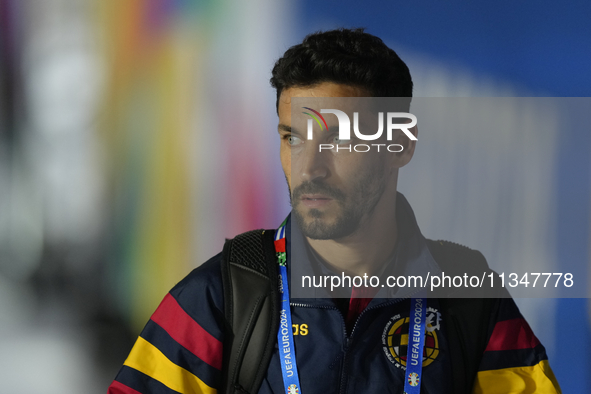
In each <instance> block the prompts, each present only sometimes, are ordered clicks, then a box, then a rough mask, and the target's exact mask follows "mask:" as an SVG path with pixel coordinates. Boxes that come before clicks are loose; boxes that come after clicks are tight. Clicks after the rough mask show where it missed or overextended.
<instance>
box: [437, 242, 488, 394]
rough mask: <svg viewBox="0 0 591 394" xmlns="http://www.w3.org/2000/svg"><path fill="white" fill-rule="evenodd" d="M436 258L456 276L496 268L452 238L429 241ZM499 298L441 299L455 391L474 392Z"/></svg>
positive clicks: (445, 269) (447, 270)
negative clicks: (490, 266) (491, 267)
mask: <svg viewBox="0 0 591 394" xmlns="http://www.w3.org/2000/svg"><path fill="white" fill-rule="evenodd" d="M427 244H428V247H429V250H430V251H431V254H432V255H433V257H434V258H435V261H436V262H437V264H439V266H440V267H441V269H442V270H443V271H445V272H446V273H447V272H449V273H450V274H454V275H462V274H463V273H472V272H475V273H482V272H484V271H490V272H492V270H491V269H490V268H489V267H488V264H487V263H486V259H485V258H484V256H483V255H482V253H480V252H479V251H477V250H473V249H470V248H468V247H466V246H462V245H459V244H456V243H452V242H448V241H432V240H427ZM497 300H498V299H496V298H441V299H440V300H439V305H440V306H441V312H442V314H443V316H446V326H447V340H448V347H449V349H450V357H451V365H452V375H453V392H454V393H457V394H464V393H466V394H470V393H471V392H472V388H473V386H474V380H475V379H476V374H477V373H478V367H479V364H480V360H481V358H482V355H483V354H484V350H485V349H486V346H487V343H488V338H489V335H490V333H489V321H490V319H491V316H493V315H494V314H495V313H496V312H495V307H496V306H497V305H498V302H497Z"/></svg>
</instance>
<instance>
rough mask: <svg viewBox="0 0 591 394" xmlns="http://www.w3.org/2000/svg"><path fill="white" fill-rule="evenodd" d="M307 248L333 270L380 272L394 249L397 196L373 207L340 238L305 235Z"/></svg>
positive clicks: (361, 273)
mask: <svg viewBox="0 0 591 394" xmlns="http://www.w3.org/2000/svg"><path fill="white" fill-rule="evenodd" d="M306 239H307V241H308V243H309V245H310V247H312V249H314V251H315V252H316V253H317V254H318V255H319V256H320V257H321V258H322V259H323V260H324V261H325V262H326V263H327V264H328V265H329V266H330V267H331V268H333V269H334V270H335V271H337V272H338V271H343V272H345V274H349V275H359V276H363V275H364V274H367V275H368V276H371V275H375V274H379V273H381V272H382V269H383V267H384V264H385V263H386V262H387V261H389V260H390V258H391V256H392V255H393V254H394V250H395V248H396V242H397V239H398V228H397V225H396V198H395V197H394V201H392V200H390V201H388V203H387V206H383V207H379V206H378V207H376V209H375V210H374V212H373V214H372V216H371V217H370V218H368V219H367V220H365V221H363V222H362V223H361V225H360V226H359V228H358V229H357V230H356V231H355V232H354V233H353V234H351V235H349V236H347V237H344V238H341V239H337V240H334V239H329V240H317V239H310V238H308V237H306Z"/></svg>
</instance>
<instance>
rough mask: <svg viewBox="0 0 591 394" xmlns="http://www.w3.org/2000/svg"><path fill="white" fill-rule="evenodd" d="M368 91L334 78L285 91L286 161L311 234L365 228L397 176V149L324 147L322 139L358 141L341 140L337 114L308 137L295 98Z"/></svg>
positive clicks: (294, 199) (336, 234)
mask: <svg viewBox="0 0 591 394" xmlns="http://www.w3.org/2000/svg"><path fill="white" fill-rule="evenodd" d="M367 96H369V94H367V92H366V91H364V90H363V89H360V88H357V87H352V86H348V85H341V84H335V83H328V82H326V83H321V84H318V85H315V86H311V87H296V88H290V89H286V90H284V91H283V92H282V94H281V97H280V99H279V108H278V112H279V134H280V137H281V164H282V166H283V171H284V172H285V177H286V179H287V183H288V186H289V189H290V198H291V204H292V208H293V214H294V217H295V219H296V220H297V222H298V224H299V225H300V227H301V229H302V231H303V233H304V235H306V236H307V237H309V238H312V239H340V238H343V237H346V236H348V235H351V234H353V233H354V232H355V231H356V230H357V229H359V228H360V225H361V224H362V223H363V222H364V221H366V220H368V219H369V218H370V217H371V215H373V214H374V208H375V207H376V205H377V204H378V202H379V201H380V199H381V198H382V196H383V194H384V190H385V188H386V187H387V185H388V182H390V181H392V177H391V176H392V166H391V165H390V164H391V161H392V160H390V159H391V157H392V155H395V154H394V153H389V152H381V153H371V152H367V153H358V152H348V151H346V150H341V151H340V152H336V151H335V150H323V151H322V152H319V144H336V143H339V144H340V146H343V147H344V146H347V145H349V144H354V143H356V141H355V140H351V141H349V142H341V141H339V140H338V127H337V126H338V122H337V119H336V116H332V115H327V116H325V119H326V122H327V123H328V130H321V131H320V129H315V132H314V137H313V139H312V140H307V139H306V137H307V134H306V132H307V130H306V129H305V125H306V123H305V121H304V122H303V123H302V122H300V121H298V122H294V123H293V124H292V114H291V99H292V98H293V97H367ZM327 108H331V107H327ZM296 116H299V114H294V120H295V117H296ZM350 118H351V119H352V116H351V117H350ZM302 124H303V125H304V127H302V126H301V125H302ZM303 128H304V129H303ZM395 177H396V176H394V182H395ZM394 188H395V185H394Z"/></svg>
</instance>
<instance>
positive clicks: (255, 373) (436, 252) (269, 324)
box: [220, 230, 498, 394]
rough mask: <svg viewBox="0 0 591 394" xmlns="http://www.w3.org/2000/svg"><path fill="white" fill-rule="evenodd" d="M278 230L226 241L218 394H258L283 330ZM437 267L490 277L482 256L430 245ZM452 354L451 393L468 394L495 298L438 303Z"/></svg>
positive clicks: (459, 248) (430, 242)
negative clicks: (485, 272)
mask: <svg viewBox="0 0 591 394" xmlns="http://www.w3.org/2000/svg"><path fill="white" fill-rule="evenodd" d="M274 235H275V230H254V231H249V232H246V233H243V234H240V235H238V236H236V237H235V238H234V239H230V240H226V243H225V244H224V249H223V252H222V279H223V289H224V310H225V324H226V327H225V333H226V336H225V339H224V354H223V367H222V382H223V383H222V388H221V390H220V393H223V394H238V393H243V394H244V393H249V394H254V393H256V392H258V389H259V387H260V385H261V383H262V381H263V378H264V377H265V375H266V373H267V368H268V366H269V362H270V360H271V356H272V353H273V351H274V348H275V343H276V341H277V330H278V328H279V309H280V308H279V291H278V275H279V271H278V268H277V260H276V255H275V246H274V243H273V240H274ZM427 244H428V247H429V250H430V252H431V254H432V255H433V257H434V258H435V261H436V262H437V263H438V264H439V266H440V267H441V268H442V269H443V270H444V271H446V273H447V272H450V273H451V274H453V273H454V272H455V273H457V274H460V273H462V272H470V271H479V272H483V271H489V272H493V271H492V270H490V268H488V264H487V263H486V260H485V258H484V256H483V255H482V254H481V253H480V252H478V251H476V250H473V249H470V248H468V247H465V246H462V245H459V244H455V243H452V242H448V241H433V240H427ZM439 303H440V307H441V312H442V314H443V315H444V316H446V325H447V330H448V332H447V335H448V341H449V348H450V349H451V363H452V374H453V392H454V393H456V394H463V393H466V394H469V393H471V391H472V386H473V384H474V379H475V377H476V374H477V372H478V366H479V364H480V359H481V357H482V354H483V353H484V350H485V348H486V345H487V342H488V338H489V336H490V332H488V330H489V320H490V316H492V315H493V314H494V313H495V312H496V311H495V307H496V305H498V303H497V302H496V299H491V298H440V299H439Z"/></svg>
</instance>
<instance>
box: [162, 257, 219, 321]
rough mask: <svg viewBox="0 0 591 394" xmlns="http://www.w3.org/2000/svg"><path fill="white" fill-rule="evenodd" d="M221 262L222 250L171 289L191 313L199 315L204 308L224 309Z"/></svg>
mask: <svg viewBox="0 0 591 394" xmlns="http://www.w3.org/2000/svg"><path fill="white" fill-rule="evenodd" d="M221 264H222V253H221V252H220V253H218V254H217V255H215V256H213V257H212V258H210V259H209V260H207V261H206V262H205V263H203V264H201V265H200V266H199V267H197V268H195V269H193V270H192V271H191V272H190V273H189V274H188V275H187V276H185V277H184V278H183V279H182V280H181V281H180V282H179V283H178V284H177V285H176V286H174V287H173V288H172V290H171V291H170V294H171V295H172V296H173V297H174V298H175V299H176V300H177V302H178V303H179V304H180V305H181V306H182V307H183V309H184V310H185V311H186V312H187V313H188V314H189V315H191V316H198V315H200V314H202V313H203V312H204V309H208V310H211V309H212V308H213V309H217V310H219V311H223V310H224V298H223V284H222V273H221Z"/></svg>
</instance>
